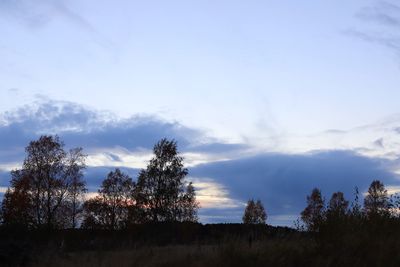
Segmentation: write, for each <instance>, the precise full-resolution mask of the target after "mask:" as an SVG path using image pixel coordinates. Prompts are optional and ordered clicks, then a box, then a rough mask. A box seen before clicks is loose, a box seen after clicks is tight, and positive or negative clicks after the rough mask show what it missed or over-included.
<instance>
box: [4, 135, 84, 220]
mask: <svg viewBox="0 0 400 267" xmlns="http://www.w3.org/2000/svg"><path fill="white" fill-rule="evenodd" d="M25 151H26V153H27V155H26V158H25V160H24V162H23V165H22V168H21V169H19V170H15V171H12V172H11V176H12V179H11V188H10V190H9V196H8V198H7V200H5V201H3V203H2V206H3V209H4V210H5V211H7V212H10V211H13V212H14V211H15V212H16V214H10V213H9V217H8V218H13V219H15V218H16V217H19V215H18V214H25V215H28V214H29V217H30V220H29V221H30V222H29V225H27V226H32V227H42V226H46V227H65V226H66V225H68V224H70V223H69V222H68V218H66V216H65V214H66V211H67V210H68V209H69V207H68V202H69V199H68V198H69V197H70V196H71V194H70V193H71V190H72V187H71V184H73V181H74V179H75V178H76V177H80V178H82V170H83V169H84V168H85V165H84V161H85V155H83V154H82V153H81V149H80V148H77V149H73V150H71V151H70V153H67V152H66V151H65V150H64V143H63V142H61V141H60V139H59V137H58V136H41V137H40V138H39V139H38V140H36V141H32V142H30V143H29V145H28V146H27V147H26V149H25ZM17 199H18V201H19V203H15V201H16V200H17ZM22 200H23V201H22ZM22 203H23V204H22ZM10 205H12V206H15V207H19V208H18V210H16V209H14V207H12V206H10ZM25 215H24V216H25ZM5 220H7V219H5ZM8 222H12V220H11V221H8ZM5 223H7V221H5Z"/></svg>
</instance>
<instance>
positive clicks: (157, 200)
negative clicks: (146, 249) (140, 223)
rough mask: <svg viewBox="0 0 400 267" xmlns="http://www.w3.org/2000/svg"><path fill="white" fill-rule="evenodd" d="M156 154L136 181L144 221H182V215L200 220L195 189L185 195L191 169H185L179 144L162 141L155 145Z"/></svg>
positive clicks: (137, 196)
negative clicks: (186, 178) (187, 178)
mask: <svg viewBox="0 0 400 267" xmlns="http://www.w3.org/2000/svg"><path fill="white" fill-rule="evenodd" d="M153 152H154V157H153V158H152V159H151V160H150V162H149V164H148V165H147V168H146V169H144V170H141V171H140V173H139V177H138V181H137V190H136V200H137V203H138V205H139V206H140V207H141V209H142V211H143V215H144V221H153V222H163V221H179V220H182V219H185V216H184V217H183V218H182V214H192V215H190V216H189V219H190V220H192V219H195V218H197V216H196V214H197V205H196V204H195V201H194V196H195V193H194V188H190V190H189V191H188V192H185V186H184V185H185V182H184V178H185V177H186V175H187V174H188V170H187V169H186V168H184V166H183V158H182V157H181V156H179V153H178V149H177V143H176V142H175V141H174V140H172V141H169V140H167V139H162V140H161V141H159V142H158V143H157V144H156V145H155V146H154V148H153ZM185 194H186V196H185ZM188 194H190V195H192V196H188ZM185 201H189V204H188V203H187V202H185ZM187 208H191V209H192V210H187ZM185 209H186V210H185ZM187 218H188V217H186V219H187Z"/></svg>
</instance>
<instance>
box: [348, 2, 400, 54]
mask: <svg viewBox="0 0 400 267" xmlns="http://www.w3.org/2000/svg"><path fill="white" fill-rule="evenodd" d="M356 17H357V18H359V19H361V20H363V21H365V22H370V23H371V24H370V25H371V27H370V28H368V29H363V30H354V29H353V30H349V31H347V34H349V35H352V36H355V37H357V38H360V39H362V40H364V41H367V42H372V43H376V44H380V45H383V46H385V47H387V48H390V49H391V50H393V51H394V52H396V53H397V54H399V53H400V6H399V5H398V4H395V3H392V2H377V3H376V4H375V5H372V6H368V7H364V8H363V9H361V11H360V12H359V13H358V14H356ZM399 55H400V54H399Z"/></svg>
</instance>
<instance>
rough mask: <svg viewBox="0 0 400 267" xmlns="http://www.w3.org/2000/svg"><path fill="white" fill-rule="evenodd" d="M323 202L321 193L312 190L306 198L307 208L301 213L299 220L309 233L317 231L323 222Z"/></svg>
mask: <svg viewBox="0 0 400 267" xmlns="http://www.w3.org/2000/svg"><path fill="white" fill-rule="evenodd" d="M324 208H325V201H324V199H323V198H322V195H321V191H320V190H319V189H318V188H314V189H313V191H312V192H311V195H310V196H307V207H306V208H305V209H304V210H303V211H302V212H301V219H302V221H303V222H304V223H305V225H306V227H307V229H308V230H309V231H318V229H319V226H320V224H321V223H322V222H323V220H324Z"/></svg>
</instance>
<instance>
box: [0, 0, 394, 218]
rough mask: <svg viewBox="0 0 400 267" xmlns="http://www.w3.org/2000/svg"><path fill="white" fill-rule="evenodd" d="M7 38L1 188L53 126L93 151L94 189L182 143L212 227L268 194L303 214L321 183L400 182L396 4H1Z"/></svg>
mask: <svg viewBox="0 0 400 267" xmlns="http://www.w3.org/2000/svg"><path fill="white" fill-rule="evenodd" d="M0 34H1V36H3V38H1V40H0V59H1V60H0V113H1V115H0V137H1V140H0V173H1V176H0V179H1V180H0V182H1V186H3V187H5V186H7V183H8V179H9V178H8V177H7V172H8V171H9V170H10V169H12V168H14V167H16V166H18V164H20V163H21V161H22V159H23V147H24V146H25V145H26V144H27V142H28V141H29V140H31V139H33V138H36V137H38V136H39V135H40V134H47V133H51V134H59V135H60V136H61V137H63V138H64V139H65V142H66V143H67V145H69V146H76V145H80V146H83V147H84V148H85V149H86V150H87V151H88V153H89V163H90V164H89V165H90V166H91V169H90V170H88V175H89V176H90V175H92V176H93V177H92V176H90V177H89V178H90V179H91V180H90V181H92V184H93V188H95V187H96V183H97V184H98V181H99V180H101V179H102V178H103V177H99V176H102V175H104V174H103V173H104V172H106V170H107V168H111V167H115V166H123V167H124V168H126V170H127V171H129V172H131V174H132V175H133V176H134V175H135V172H136V171H137V169H138V168H141V167H143V166H144V165H145V162H146V160H148V158H149V155H150V154H149V151H150V149H151V146H152V144H154V142H156V141H157V140H158V139H159V138H161V137H164V136H167V137H170V138H176V139H177V140H178V141H179V143H180V146H181V149H182V152H183V153H184V155H185V158H186V159H187V165H188V166H189V167H190V168H191V169H192V171H193V175H192V176H191V177H190V178H191V179H192V180H193V181H195V182H197V184H198V188H199V190H200V192H199V193H202V195H200V196H199V197H200V199H201V201H202V202H203V206H204V208H203V211H202V218H203V221H204V222H207V221H210V222H214V221H237V220H240V212H241V209H242V207H243V203H244V202H245V201H246V199H247V198H250V197H259V198H261V199H263V200H264V201H265V202H266V203H265V205H266V206H267V207H268V209H269V210H270V211H271V213H270V214H271V217H270V220H271V223H274V224H290V223H291V221H292V218H294V217H295V216H296V215H297V214H298V212H299V210H300V209H301V207H302V205H304V203H299V202H300V201H301V199H304V198H305V194H306V193H307V192H308V191H311V189H312V186H313V184H315V185H316V186H317V185H318V186H320V187H321V188H323V189H324V188H325V191H326V193H327V194H330V193H331V192H332V191H333V190H336V188H337V189H341V190H343V191H345V192H347V193H348V194H349V198H351V196H350V194H351V190H352V188H353V187H354V186H355V185H358V186H360V187H362V188H365V187H366V186H367V185H368V183H369V182H370V181H371V180H372V179H375V178H378V177H375V176H379V177H381V179H383V180H385V181H387V182H388V183H389V184H390V186H392V187H391V188H392V190H395V189H396V186H397V184H398V182H397V180H398V179H397V172H398V170H397V169H398V168H397V164H396V163H397V161H398V151H399V148H400V147H399V146H400V145H399V144H400V140H399V136H398V135H399V131H398V128H399V127H400V115H399V114H400V113H399V108H398V99H400V90H399V85H400V69H399V66H400V6H399V5H398V4H396V1H375V0H374V1H372V0H354V1H333V0H327V1H295V0H288V1H245V2H244V1H232V0H231V1H145V2H144V1H98V0H97V1H91V0H87V1H78V0H59V1H51V0H36V1H33V0H3V1H1V2H0ZM342 157H346V158H347V159H348V162H353V161H354V165H357V166H359V165H358V164H359V163H360V162H362V163H363V164H365V165H368V166H366V167H365V169H363V168H355V167H353V165H351V164H350V165H349V164H346V162H343V161H340V160H339V159H340V158H342ZM278 159H279V160H278ZM321 161H322V162H324V164H316V163H315V162H317V163H320V162H321ZM313 162H314V163H313ZM256 163H257V166H256V165H255V164H256ZM360 164H361V163H360ZM215 166H218V168H217V167H215ZM236 166H242V167H241V168H242V169H240V170H237V169H235V167H236ZM265 166H268V168H267V167H265ZM216 168H217V169H216ZM285 168H287V169H285ZM332 168H333V169H335V170H336V169H341V172H338V173H337V176H339V177H337V178H336V179H334V178H332V176H331V174H332V172H333V171H332ZM250 170H254V171H250ZM368 171H369V173H371V175H368ZM222 172H223V173H222ZM242 173H249V175H244V174H242ZM346 173H347V174H346ZM239 174H240V175H239ZM350 174H351V175H350ZM297 175H298V177H299V178H298V179H299V180H300V182H299V183H300V184H302V185H303V186H304V188H303V189H302V190H301V191H299V192H296V191H295V190H294V189H293V188H295V185H294V180H293V179H294V177H296V176H297ZM350 176H352V177H353V178H350ZM369 176H374V177H369ZM244 177H246V178H244ZM317 177H320V178H317ZM324 177H330V178H329V179H330V180H329V181H330V182H324V181H325V180H324ZM343 177H347V178H346V179H347V180H350V181H351V182H349V184H348V185H347V187H344V185H343ZM243 179H248V180H249V183H253V184H254V183H256V184H259V185H260V187H261V188H264V187H268V188H269V189H268V190H267V189H266V188H265V190H256V189H258V188H254V187H253V186H248V187H247V188H246V186H245V185H244V184H242V182H239V181H242V180H243ZM276 181H285V182H284V183H279V182H276ZM296 182H298V181H297V180H296ZM350 183H351V185H350ZM298 186H299V185H297V187H298ZM270 187H276V189H274V190H277V192H282V194H283V195H285V197H282V199H283V200H282V199H278V198H277V197H276V196H274V194H272V191H270ZM279 190H281V191H279ZM252 192H253V193H252ZM263 192H264V193H263ZM292 194H294V195H292ZM285 199H286V200H285ZM267 202H268V203H267ZM218 203H219V206H218V205H217V204H218ZM217 206H218V209H217V210H215V209H214V210H213V209H212V207H217ZM218 214H219V215H218ZM273 216H275V217H273Z"/></svg>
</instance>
